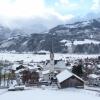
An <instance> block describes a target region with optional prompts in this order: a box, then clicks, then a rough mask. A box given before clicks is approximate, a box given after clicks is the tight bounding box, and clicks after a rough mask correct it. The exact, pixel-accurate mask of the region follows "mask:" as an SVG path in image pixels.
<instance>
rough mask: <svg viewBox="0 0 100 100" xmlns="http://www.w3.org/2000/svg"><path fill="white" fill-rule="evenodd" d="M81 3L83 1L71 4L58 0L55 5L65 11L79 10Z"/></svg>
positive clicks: (68, 0)
mask: <svg viewBox="0 0 100 100" xmlns="http://www.w3.org/2000/svg"><path fill="white" fill-rule="evenodd" d="M82 2H83V0H80V1H79V2H71V1H70V0H58V2H56V3H55V5H56V6H60V7H63V8H65V9H70V10H76V9H79V8H80V4H81V3H82Z"/></svg>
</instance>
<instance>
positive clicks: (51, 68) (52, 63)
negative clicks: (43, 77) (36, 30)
mask: <svg viewBox="0 0 100 100" xmlns="http://www.w3.org/2000/svg"><path fill="white" fill-rule="evenodd" d="M50 71H51V72H54V53H53V38H52V44H51V50H50Z"/></svg>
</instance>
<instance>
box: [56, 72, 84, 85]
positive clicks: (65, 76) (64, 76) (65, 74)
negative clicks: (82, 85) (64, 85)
mask: <svg viewBox="0 0 100 100" xmlns="http://www.w3.org/2000/svg"><path fill="white" fill-rule="evenodd" d="M71 76H75V77H76V78H78V79H79V80H81V81H83V80H82V79H81V78H80V77H78V76H77V75H75V74H73V73H72V72H70V71H69V70H64V71H62V72H61V73H60V74H58V75H57V76H56V77H57V80H58V82H59V83H61V82H63V81H64V80H66V79H68V78H70V77H71ZM83 82H84V81H83Z"/></svg>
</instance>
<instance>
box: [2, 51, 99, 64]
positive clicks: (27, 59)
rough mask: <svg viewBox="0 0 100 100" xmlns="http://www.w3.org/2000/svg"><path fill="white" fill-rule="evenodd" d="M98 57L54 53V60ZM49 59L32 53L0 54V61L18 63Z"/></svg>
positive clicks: (47, 55)
mask: <svg viewBox="0 0 100 100" xmlns="http://www.w3.org/2000/svg"><path fill="white" fill-rule="evenodd" d="M98 56H100V55H99V54H95V55H86V54H60V53H56V54H55V59H64V58H65V57H69V58H76V59H77V58H87V57H88V58H91V57H93V58H94V57H98ZM47 59H50V56H49V53H48V54H46V55H38V54H32V53H29V54H28V53H27V54H13V53H0V60H9V61H19V60H24V61H25V62H30V61H32V60H33V61H36V62H38V61H44V60H47Z"/></svg>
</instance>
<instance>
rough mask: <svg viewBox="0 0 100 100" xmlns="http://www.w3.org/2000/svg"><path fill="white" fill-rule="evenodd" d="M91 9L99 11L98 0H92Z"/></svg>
mask: <svg viewBox="0 0 100 100" xmlns="http://www.w3.org/2000/svg"><path fill="white" fill-rule="evenodd" d="M91 10H92V11H94V12H100V0H93V4H92V6H91Z"/></svg>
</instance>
